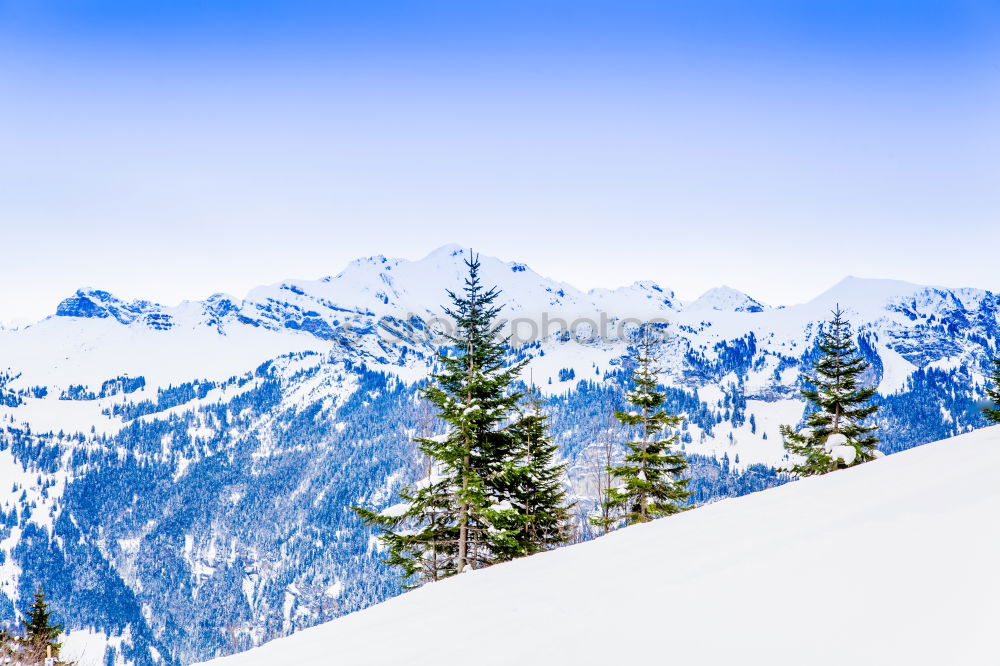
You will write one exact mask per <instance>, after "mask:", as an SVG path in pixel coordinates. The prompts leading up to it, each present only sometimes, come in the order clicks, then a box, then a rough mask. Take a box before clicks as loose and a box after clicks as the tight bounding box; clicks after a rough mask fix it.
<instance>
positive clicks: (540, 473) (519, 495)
mask: <svg viewBox="0 0 1000 666" xmlns="http://www.w3.org/2000/svg"><path fill="white" fill-rule="evenodd" d="M528 404H529V407H530V409H529V410H528V411H527V413H524V414H522V415H521V416H520V418H518V419H517V420H516V421H515V422H514V423H513V424H512V425H511V428H510V431H511V434H512V435H513V436H514V438H515V440H516V441H517V443H518V446H517V448H518V455H517V457H516V458H515V459H513V460H512V461H511V464H510V465H509V467H508V469H507V471H506V472H505V474H504V475H503V478H504V480H505V481H506V482H507V484H509V485H508V487H507V488H506V489H505V490H506V492H507V494H508V495H509V496H510V497H511V501H512V503H513V505H514V506H515V507H517V508H518V509H519V512H518V515H517V517H518V519H519V521H520V522H521V525H520V530H519V531H518V532H517V533H516V537H515V539H514V543H515V544H516V545H515V548H514V550H513V551H512V552H510V553H509V555H510V556H512V557H519V556H522V555H531V554H532V553H537V552H541V551H543V550H548V549H550V548H553V547H556V546H559V545H561V544H564V543H566V542H567V541H569V540H570V539H571V538H572V536H573V533H572V529H571V526H570V508H569V506H567V504H566V491H565V489H564V486H563V476H564V474H565V471H566V465H565V464H563V463H559V462H557V457H558V453H559V447H558V446H557V445H556V444H554V443H553V442H552V440H551V438H550V437H549V434H548V424H547V420H548V419H547V417H546V416H543V415H542V407H541V398H540V397H539V395H538V391H537V389H535V387H534V386H532V388H531V393H530V400H529V403H528Z"/></svg>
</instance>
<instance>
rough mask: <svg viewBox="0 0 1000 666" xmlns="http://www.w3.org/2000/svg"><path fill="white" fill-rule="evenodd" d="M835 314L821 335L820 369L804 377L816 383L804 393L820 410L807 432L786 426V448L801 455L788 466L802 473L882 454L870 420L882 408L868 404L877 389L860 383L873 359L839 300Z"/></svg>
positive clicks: (783, 428) (817, 366) (827, 469)
mask: <svg viewBox="0 0 1000 666" xmlns="http://www.w3.org/2000/svg"><path fill="white" fill-rule="evenodd" d="M832 314H833V319H832V320H830V322H829V323H828V326H827V327H826V328H825V329H824V330H823V331H822V333H821V335H820V340H819V351H820V353H821V356H820V358H819V359H818V360H817V361H816V364H815V367H814V373H813V374H812V375H808V376H805V377H804V378H803V379H804V383H806V384H809V385H811V386H812V388H808V389H804V390H803V391H802V395H803V397H805V398H806V400H808V401H809V402H811V403H812V404H813V405H815V406H816V407H817V409H816V410H815V411H813V412H812V413H810V414H809V416H808V417H807V418H806V426H807V428H806V429H805V430H803V431H801V432H796V431H795V430H793V429H792V428H791V426H787V425H784V426H781V434H782V436H783V437H784V440H785V441H784V445H785V450H786V451H788V452H789V453H791V454H792V455H794V456H797V457H798V458H799V459H800V460H801V462H797V463H796V464H794V465H793V466H792V467H791V468H790V469H787V470H783V471H787V472H791V473H793V474H798V475H800V476H812V475H815V474H826V473H827V472H832V471H834V470H837V469H843V468H845V467H851V466H853V465H858V464H860V463H863V462H868V461H870V460H874V459H875V457H876V450H875V445H876V444H877V443H878V439H877V438H876V437H875V436H874V435H872V434H871V433H872V432H874V431H875V428H874V427H869V426H865V425H864V422H865V419H866V418H868V417H869V416H871V415H872V414H874V413H875V412H876V411H877V410H878V405H872V404H867V403H868V402H869V401H870V400H871V398H872V397H873V396H874V395H875V389H874V388H858V379H859V376H860V375H861V373H863V372H864V371H865V370H866V369H867V368H868V366H869V363H868V362H867V361H865V360H864V357H863V356H861V354H860V352H859V351H858V347H857V345H856V344H855V342H854V338H853V335H852V333H851V326H850V324H849V323H848V321H847V320H846V319H845V318H844V312H843V311H842V310H841V309H840V306H839V305H838V306H837V309H836V310H834V311H833V313H832Z"/></svg>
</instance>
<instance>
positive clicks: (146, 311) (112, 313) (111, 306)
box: [56, 287, 169, 328]
mask: <svg viewBox="0 0 1000 666" xmlns="http://www.w3.org/2000/svg"><path fill="white" fill-rule="evenodd" d="M161 310H162V307H161V306H160V305H158V304H156V303H152V302H150V301H143V300H136V301H123V300H121V299H120V298H118V297H117V296H115V295H114V294H112V293H111V292H108V291H104V290H103V289H94V288H92V287H85V288H83V289H77V291H76V293H75V294H73V295H72V296H70V297H69V298H66V299H64V300H63V301H62V302H61V303H59V305H58V306H56V316H57V317H80V318H87V319H107V318H113V319H116V320H118V321H119V322H120V323H122V324H131V323H132V322H133V321H135V320H136V319H139V318H140V317H144V316H145V317H146V319H147V320H149V321H148V322H147V323H153V320H156V321H157V322H158V323H157V325H156V326H154V328H162V327H164V326H163V322H161V321H160V319H162V318H163V317H165V315H161V314H160V312H161ZM168 319H169V318H168ZM166 326H169V323H167V324H166Z"/></svg>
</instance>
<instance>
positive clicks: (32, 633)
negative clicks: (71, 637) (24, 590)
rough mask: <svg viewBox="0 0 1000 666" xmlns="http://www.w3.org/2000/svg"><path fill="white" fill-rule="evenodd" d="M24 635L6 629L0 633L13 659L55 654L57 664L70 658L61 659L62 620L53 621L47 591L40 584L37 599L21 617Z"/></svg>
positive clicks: (29, 660)
mask: <svg viewBox="0 0 1000 666" xmlns="http://www.w3.org/2000/svg"><path fill="white" fill-rule="evenodd" d="M21 624H22V626H23V629H24V635H23V636H17V637H15V636H13V635H11V634H10V633H8V632H7V631H4V632H2V635H0V642H2V645H3V647H2V649H0V652H2V654H3V656H4V657H5V658H6V657H10V659H11V663H42V661H44V659H45V658H46V657H47V656H50V653H51V656H52V657H54V658H55V659H56V663H57V664H67V663H68V662H64V661H60V660H59V650H60V648H61V647H62V643H60V642H59V636H61V635H62V633H63V626H62V625H61V624H53V623H52V612H51V611H50V610H49V604H48V602H46V601H45V591H44V590H43V589H42V586H41V585H39V586H38V591H37V592H35V599H34V601H33V602H32V603H31V606H29V607H28V611H27V612H26V613H25V618H24V619H23V620H22V621H21Z"/></svg>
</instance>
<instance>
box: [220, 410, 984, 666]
mask: <svg viewBox="0 0 1000 666" xmlns="http://www.w3.org/2000/svg"><path fill="white" fill-rule="evenodd" d="M998 468H1000V427H994V428H988V429H983V430H980V431H977V432H975V433H971V434H967V435H962V436H959V437H956V438H953V439H949V440H944V441H941V442H937V443H934V444H931V445H928V446H923V447H921V448H919V449H914V450H912V451H907V452H905V453H901V454H899V455H896V456H892V457H890V458H885V459H882V460H878V461H875V462H872V463H869V464H866V465H863V466H860V467H856V468H852V469H849V470H845V471H841V472H837V473H835V474H831V475H827V476H823V477H814V478H810V479H805V480H802V481H799V482H796V483H792V484H788V485H785V486H782V487H780V488H774V489H771V490H766V491H762V492H760V493H755V494H752V495H748V496H745V497H741V498H738V499H730V500H725V501H722V502H718V503H715V504H712V505H709V506H706V507H703V508H699V509H696V510H694V511H691V512H688V513H685V514H681V515H679V516H676V517H671V518H668V519H664V520H659V521H655V522H653V523H650V524H647V525H640V526H635V527H631V528H628V529H626V530H623V531H620V532H617V533H613V534H611V535H610V536H608V537H604V538H601V539H598V540H596V541H592V542H589V543H585V544H580V545H576V546H571V547H568V548H564V549H562V550H559V551H556V552H552V553H546V554H543V555H539V556H535V557H531V558H528V559H525V560H520V561H516V562H513V563H510V564H506V565H501V566H496V567H493V568H491V569H488V570H483V571H478V572H473V573H471V574H468V575H463V576H461V577H459V578H456V579H450V580H447V581H444V582H441V583H436V584H434V585H430V586H427V587H424V588H421V589H419V590H416V591H414V592H412V593H409V594H406V595H404V596H402V597H399V598H396V599H393V600H390V601H387V602H385V603H382V604H380V605H378V606H375V607H372V608H369V609H367V610H364V611H361V612H358V613H355V614H353V615H350V616H347V617H344V618H341V619H338V620H334V621H333V622H330V623H328V624H325V625H321V626H319V627H314V628H312V629H308V630H305V631H303V632H301V633H299V634H297V635H293V636H291V637H287V638H283V639H279V640H276V641H274V642H272V643H269V644H267V645H265V646H262V647H260V648H256V649H254V650H251V651H249V652H247V653H245V654H238V655H234V656H231V657H226V658H222V659H218V660H215V661H212V662H209V663H210V664H211V666H265V665H266V666H270V665H271V664H276V663H289V664H290V663H303V664H306V663H331V664H351V666H364V665H366V664H371V665H373V666H374V665H377V664H408V665H410V666H419V665H421V664H426V665H428V666H431V665H434V666H436V665H437V664H441V663H451V662H452V661H455V659H454V655H457V654H468V655H475V658H474V661H475V662H476V663H477V664H481V665H482V666H487V665H489V664H497V665H500V664H512V663H524V664H602V663H608V664H612V663H615V664H621V663H667V662H668V661H669V662H670V663H699V664H734V663H741V664H789V665H792V664H795V665H798V664H812V665H816V664H831V665H838V666H840V665H842V664H856V665H867V664H870V665H871V666H876V665H878V666H881V665H883V664H908V665H910V666H912V665H914V664H929V665H930V664H934V665H937V664H949V663H950V664H977V663H987V662H988V661H989V660H990V659H991V658H992V656H993V655H994V654H995V641H994V637H995V628H996V626H997V623H998V621H1000V602H998V601H997V600H998V598H1000V597H998V593H1000V568H998V567H997V566H996V561H995V557H996V553H997V552H1000V531H998V530H997V529H996V528H995V523H996V516H997V515H998V513H1000V493H998V492H997V490H996V470H997V469H998Z"/></svg>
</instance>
